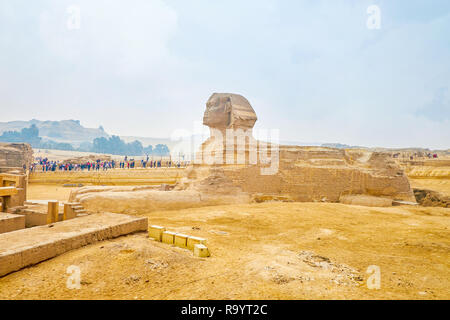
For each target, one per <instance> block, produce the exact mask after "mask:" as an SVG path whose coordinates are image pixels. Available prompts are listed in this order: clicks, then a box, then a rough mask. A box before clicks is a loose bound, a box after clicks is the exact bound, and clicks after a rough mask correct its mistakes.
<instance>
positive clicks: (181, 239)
mask: <svg viewBox="0 0 450 320" xmlns="http://www.w3.org/2000/svg"><path fill="white" fill-rule="evenodd" d="M188 237H189V236H188V235H186V234H182V233H177V234H176V235H175V241H174V244H175V245H176V246H177V247H180V248H186V245H187V239H188Z"/></svg>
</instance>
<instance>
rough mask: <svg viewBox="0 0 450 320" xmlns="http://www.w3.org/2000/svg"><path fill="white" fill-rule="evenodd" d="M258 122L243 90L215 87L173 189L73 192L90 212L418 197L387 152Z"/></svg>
mask: <svg viewBox="0 0 450 320" xmlns="http://www.w3.org/2000/svg"><path fill="white" fill-rule="evenodd" d="M256 121H257V116H256V113H255V111H254V109H253V107H252V106H251V104H250V103H249V101H248V100H247V99H245V98H244V97H243V96H241V95H239V94H233V93H214V94H213V95H212V96H211V97H210V98H209V99H208V101H207V103H206V110H205V113H204V117H203V124H204V125H206V126H208V127H209V128H210V137H209V138H208V139H207V140H206V141H205V142H204V143H203V144H202V145H201V148H200V150H199V152H198V153H197V155H196V160H197V161H194V163H193V164H192V165H191V166H190V167H188V168H187V169H186V170H185V176H184V177H183V178H181V179H180V180H179V181H178V182H177V184H176V185H175V186H174V187H173V189H172V190H171V191H157V190H154V189H152V188H150V187H149V188H147V189H145V188H136V189H135V191H130V189H129V188H128V189H126V188H123V190H122V191H121V189H120V188H121V187H116V188H114V187H105V188H106V189H105V192H98V190H95V191H93V192H90V191H89V188H90V187H86V188H82V189H80V190H78V191H75V192H73V194H72V195H71V200H73V201H75V200H76V201H80V202H81V203H82V204H83V206H85V207H86V208H87V209H89V210H91V211H92V210H93V211H95V210H97V211H111V210H113V211H118V212H123V213H127V212H130V211H131V212H133V211H136V212H138V211H139V210H146V211H149V210H153V209H154V210H159V209H175V208H176V209H179V208H188V207H198V206H206V205H219V204H235V203H251V202H261V201H294V202H295V201H302V202H304V201H308V202H309V201H314V202H316V201H319V202H344V201H343V199H348V197H360V198H361V199H365V200H364V201H366V202H367V203H368V204H371V203H372V204H377V203H383V204H388V205H389V204H391V203H392V201H393V200H403V201H410V202H415V198H414V194H413V192H412V190H411V188H410V185H409V181H408V178H407V177H406V175H405V174H404V173H403V170H402V169H401V168H400V167H399V166H398V165H397V164H396V163H395V162H394V161H393V160H392V159H391V158H390V157H389V155H388V154H386V153H381V152H372V151H370V150H363V149H358V150H356V149H336V148H326V147H300V146H283V145H279V144H277V143H276V142H271V143H267V142H265V141H257V140H256V139H255V138H254V137H253V132H252V129H253V127H254V125H255V122H256ZM239 141H240V142H239ZM268 149H269V150H270V152H269V153H270V157H267V154H268V153H267V150H268ZM239 155H243V157H241V158H240V156H239ZM242 159H245V160H244V161H242ZM205 160H207V161H205ZM267 160H269V161H267ZM263 169H271V170H263ZM97 189H98V188H97ZM112 189H114V190H112ZM127 199H129V200H127ZM380 199H381V200H380ZM364 201H363V202H364ZM122 202H123V203H122Z"/></svg>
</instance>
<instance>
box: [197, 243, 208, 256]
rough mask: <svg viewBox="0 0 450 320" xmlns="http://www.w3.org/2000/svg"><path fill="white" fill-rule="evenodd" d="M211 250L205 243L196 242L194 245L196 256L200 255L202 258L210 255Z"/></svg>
mask: <svg viewBox="0 0 450 320" xmlns="http://www.w3.org/2000/svg"><path fill="white" fill-rule="evenodd" d="M209 255H210V254H209V250H208V248H207V247H206V246H205V245H203V244H196V245H195V246H194V256H196V257H200V258H206V257H209Z"/></svg>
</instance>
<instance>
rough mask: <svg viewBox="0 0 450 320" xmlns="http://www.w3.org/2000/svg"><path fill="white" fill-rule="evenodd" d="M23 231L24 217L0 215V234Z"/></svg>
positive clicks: (7, 214) (8, 214)
mask: <svg viewBox="0 0 450 320" xmlns="http://www.w3.org/2000/svg"><path fill="white" fill-rule="evenodd" d="M20 229H25V217H24V216H22V215H18V214H10V213H5V214H0V233H5V232H11V231H15V230H20Z"/></svg>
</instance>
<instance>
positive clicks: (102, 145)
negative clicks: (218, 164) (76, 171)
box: [0, 124, 170, 156]
mask: <svg viewBox="0 0 450 320" xmlns="http://www.w3.org/2000/svg"><path fill="white" fill-rule="evenodd" d="M56 135H57V133H54V135H53V136H56ZM0 142H17V143H29V144H30V145H31V146H32V147H33V148H39V149H56V150H69V151H70V150H76V151H87V152H97V153H108V154H115V155H129V156H142V155H157V156H166V155H168V154H169V153H170V150H169V148H168V147H167V145H165V144H157V145H156V146H155V148H153V147H152V146H151V145H149V146H147V147H144V146H143V145H142V143H141V142H139V141H137V140H135V141H133V142H130V143H126V142H125V141H123V140H122V139H120V137H118V136H111V137H110V138H105V137H100V138H95V139H94V140H93V142H92V143H89V142H83V143H81V144H80V147H79V148H74V147H73V146H72V145H71V144H70V143H65V142H64V143H62V142H56V141H53V140H43V139H42V138H41V137H39V129H38V128H37V127H36V125H34V124H33V125H31V127H29V128H23V129H22V130H21V131H5V132H3V134H2V135H1V136H0Z"/></svg>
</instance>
